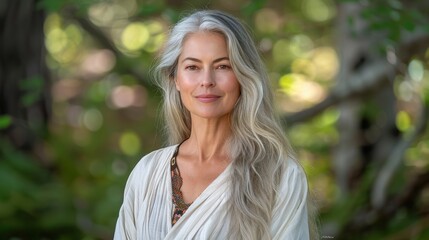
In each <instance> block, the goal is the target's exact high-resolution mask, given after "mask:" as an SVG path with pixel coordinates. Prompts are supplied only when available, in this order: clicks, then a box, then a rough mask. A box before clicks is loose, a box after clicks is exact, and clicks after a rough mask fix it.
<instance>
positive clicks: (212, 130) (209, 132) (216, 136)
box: [183, 117, 231, 162]
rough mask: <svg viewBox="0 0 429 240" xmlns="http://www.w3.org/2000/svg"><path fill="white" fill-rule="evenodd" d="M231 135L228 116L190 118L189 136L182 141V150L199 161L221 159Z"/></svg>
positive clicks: (226, 151)
mask: <svg viewBox="0 0 429 240" xmlns="http://www.w3.org/2000/svg"><path fill="white" fill-rule="evenodd" d="M230 136H231V127H230V121H229V118H227V117H225V118H222V119H216V120H214V119H202V118H193V119H192V129H191V136H190V137H189V139H188V140H186V141H185V142H184V145H185V146H183V150H184V151H186V152H187V153H188V154H190V155H193V156H194V157H195V159H196V160H198V161H200V162H207V161H211V160H216V159H223V158H224V157H225V156H227V155H228V149H227V148H228V141H229V139H230Z"/></svg>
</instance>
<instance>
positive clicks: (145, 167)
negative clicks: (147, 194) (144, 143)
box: [128, 145, 176, 185]
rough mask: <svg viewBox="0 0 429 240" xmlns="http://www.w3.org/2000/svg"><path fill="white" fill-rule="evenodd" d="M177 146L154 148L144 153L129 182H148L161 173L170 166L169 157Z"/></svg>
mask: <svg viewBox="0 0 429 240" xmlns="http://www.w3.org/2000/svg"><path fill="white" fill-rule="evenodd" d="M175 149H176V146H175V145H173V146H168V147H163V148H160V149H157V150H154V151H152V152H150V153H148V154H146V155H144V156H143V157H142V158H141V159H140V160H139V161H138V162H137V164H136V165H135V166H134V168H133V169H132V171H131V173H130V175H129V177H128V184H129V185H133V184H135V183H138V185H140V183H142V182H146V180H147V179H150V178H152V177H153V176H154V175H160V174H161V173H162V172H163V171H164V170H165V169H166V168H167V167H168V166H169V162H170V161H169V159H170V158H171V156H172V155H173V153H174V150H175Z"/></svg>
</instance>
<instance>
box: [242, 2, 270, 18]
mask: <svg viewBox="0 0 429 240" xmlns="http://www.w3.org/2000/svg"><path fill="white" fill-rule="evenodd" d="M265 3H266V0H252V1H251V2H250V3H249V4H247V5H246V6H244V7H243V8H242V9H241V11H242V12H243V13H244V15H246V16H251V15H253V14H254V13H255V12H257V11H258V10H260V9H261V8H263V7H264V5H265Z"/></svg>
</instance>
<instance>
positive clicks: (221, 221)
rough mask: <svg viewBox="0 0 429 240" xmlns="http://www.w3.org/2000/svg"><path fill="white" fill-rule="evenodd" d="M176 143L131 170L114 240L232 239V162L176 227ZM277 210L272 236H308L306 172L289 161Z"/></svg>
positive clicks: (290, 237) (286, 237)
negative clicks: (173, 162) (173, 183)
mask: <svg viewBox="0 0 429 240" xmlns="http://www.w3.org/2000/svg"><path fill="white" fill-rule="evenodd" d="M176 147H177V145H175V146H170V147H167V148H163V149H160V150H157V151H154V152H152V153H150V154H148V155H146V156H145V157H143V158H142V159H141V160H140V161H139V163H138V164H137V165H136V167H135V168H134V169H133V171H132V173H131V174H130V176H129V178H128V181H127V184H126V187H125V191H124V201H123V204H122V206H121V209H120V211H119V217H118V220H117V223H116V229H115V235H114V239H115V240H125V239H127V240H131V239H136V240H137V239H138V240H143V239H150V240H157V239H166V240H171V239H227V236H228V226H229V219H228V214H227V213H228V199H229V198H230V195H229V194H230V186H229V184H230V183H229V175H230V173H231V165H229V166H228V167H227V168H226V169H225V170H224V171H223V172H222V173H221V174H220V175H219V176H218V177H217V178H216V179H215V180H214V181H213V182H212V183H211V184H210V185H209V186H208V187H207V188H206V189H205V190H204V191H203V192H202V193H201V195H200V196H199V197H198V198H197V199H196V200H195V201H194V202H193V203H192V204H191V206H189V208H188V210H187V211H186V213H185V214H184V215H183V216H182V217H181V218H180V219H179V220H178V222H177V223H176V224H175V225H174V226H173V227H172V224H171V218H172V214H173V202H172V186H171V172H170V159H171V157H172V156H173V154H174V151H175V149H176ZM290 163H291V164H289V165H288V168H287V170H286V171H285V175H284V178H283V182H282V184H281V186H280V189H279V199H278V201H277V204H276V207H275V212H274V213H273V222H272V228H271V230H272V237H273V239H309V237H308V223H307V207H306V197H307V182H306V177H305V174H304V172H303V171H302V169H301V167H299V166H298V165H297V164H296V163H295V162H294V161H292V160H291V161H290Z"/></svg>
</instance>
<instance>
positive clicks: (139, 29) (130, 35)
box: [121, 23, 150, 51]
mask: <svg viewBox="0 0 429 240" xmlns="http://www.w3.org/2000/svg"><path fill="white" fill-rule="evenodd" d="M149 36H150V33H149V30H148V29H147V27H146V25H144V24H143V23H131V24H129V25H128V26H127V27H126V28H125V29H124V31H123V32H122V36H121V40H122V44H123V45H124V47H125V48H127V49H128V50H130V51H136V50H139V49H141V48H143V46H144V45H145V44H146V43H147V41H148V40H149Z"/></svg>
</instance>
